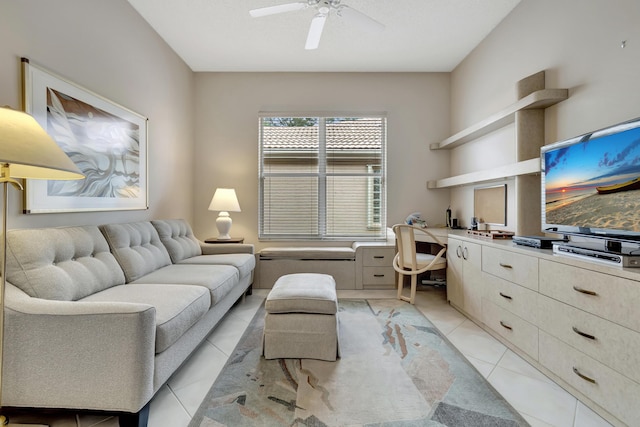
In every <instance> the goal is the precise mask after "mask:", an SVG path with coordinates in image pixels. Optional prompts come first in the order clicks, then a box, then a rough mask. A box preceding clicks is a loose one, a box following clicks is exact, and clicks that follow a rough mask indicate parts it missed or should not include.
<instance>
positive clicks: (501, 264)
mask: <svg viewBox="0 0 640 427" xmlns="http://www.w3.org/2000/svg"><path fill="white" fill-rule="evenodd" d="M500 267H502V268H513V267H512V266H510V265H509V264H505V263H503V262H501V263H500Z"/></svg>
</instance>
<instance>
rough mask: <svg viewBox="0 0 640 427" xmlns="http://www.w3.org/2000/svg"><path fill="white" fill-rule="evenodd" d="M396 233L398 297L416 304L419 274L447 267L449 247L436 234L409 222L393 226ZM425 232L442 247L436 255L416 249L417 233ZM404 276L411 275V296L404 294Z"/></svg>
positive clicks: (434, 242)
mask: <svg viewBox="0 0 640 427" xmlns="http://www.w3.org/2000/svg"><path fill="white" fill-rule="evenodd" d="M393 232H394V233H395V234H396V246H397V248H398V253H397V254H396V256H395V257H394V258H393V269H394V270H395V271H397V272H398V273H399V274H398V299H399V300H403V301H408V302H409V303H411V304H414V302H415V299H416V288H417V285H418V275H419V274H422V273H425V272H427V271H434V270H441V269H443V268H446V267H447V259H446V257H445V256H444V254H445V252H446V250H447V247H446V246H445V244H444V243H442V242H441V241H440V240H439V239H438V238H437V237H436V236H434V235H433V234H431V233H430V232H428V231H427V230H426V229H424V228H420V227H415V226H413V225H407V224H396V225H394V226H393ZM418 232H419V233H424V234H426V235H427V236H428V237H429V240H430V243H433V244H434V245H437V246H439V247H440V250H439V251H438V253H437V254H436V255H432V254H425V253H421V252H417V251H416V239H415V233H418ZM404 276H411V296H410V297H406V296H404V295H403V294H402V291H403V287H404Z"/></svg>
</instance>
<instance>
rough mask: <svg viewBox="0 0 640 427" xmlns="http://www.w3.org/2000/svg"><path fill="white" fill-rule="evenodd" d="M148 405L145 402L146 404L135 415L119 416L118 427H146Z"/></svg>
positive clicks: (149, 403) (148, 403)
mask: <svg viewBox="0 0 640 427" xmlns="http://www.w3.org/2000/svg"><path fill="white" fill-rule="evenodd" d="M150 405H151V402H147V404H146V405H144V406H143V407H142V409H140V411H138V412H136V413H135V414H129V413H126V414H120V427H147V423H148V421H149V406H150Z"/></svg>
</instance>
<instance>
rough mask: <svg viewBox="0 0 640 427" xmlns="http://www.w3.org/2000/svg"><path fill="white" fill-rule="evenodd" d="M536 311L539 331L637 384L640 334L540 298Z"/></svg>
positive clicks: (639, 377)
mask: <svg viewBox="0 0 640 427" xmlns="http://www.w3.org/2000/svg"><path fill="white" fill-rule="evenodd" d="M538 308H539V310H540V323H539V324H538V326H539V327H540V329H543V330H545V331H546V332H548V333H549V334H551V335H553V336H555V337H556V338H559V339H560V340H562V341H563V342H565V343H567V344H569V345H570V346H572V347H574V348H579V349H580V351H581V352H583V353H585V354H587V355H588V356H591V357H593V358H594V359H596V360H597V361H598V362H601V363H603V364H604V365H607V366H608V367H610V368H611V369H614V370H616V371H618V372H619V373H621V374H622V375H624V376H627V377H629V378H631V379H633V380H635V381H637V382H639V383H640V333H638V332H634V331H632V330H631V329H628V328H625V327H623V326H620V325H617V324H615V323H612V322H609V321H608V320H605V319H602V318H600V317H597V316H594V315H592V314H589V313H587V312H585V311H582V310H578V309H577V308H574V307H571V306H569V305H566V304H563V303H561V302H558V301H556V300H553V299H551V298H548V297H545V296H543V295H540V296H539V300H538ZM574 328H575V330H574ZM581 334H583V335H581ZM585 335H586V336H585Z"/></svg>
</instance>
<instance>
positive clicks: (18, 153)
mask: <svg viewBox="0 0 640 427" xmlns="http://www.w3.org/2000/svg"><path fill="white" fill-rule="evenodd" d="M0 169H1V174H0V183H2V187H3V203H2V236H0V247H1V249H2V257H1V258H0V262H1V264H0V274H2V279H1V280H0V406H2V369H3V368H4V366H3V363H2V356H3V345H4V291H5V287H6V274H5V269H6V265H7V256H6V253H7V238H6V234H7V202H8V196H7V190H8V189H9V185H8V184H11V185H12V186H13V187H15V188H17V189H19V190H22V185H21V184H20V182H18V181H16V180H15V178H25V179H55V180H70V179H82V178H84V175H83V174H82V172H80V169H78V167H77V166H76V165H75V163H73V161H72V160H71V159H70V158H69V157H67V155H66V154H65V153H64V151H63V150H62V149H61V148H60V147H59V146H58V144H56V142H55V141H54V140H53V139H52V138H51V137H50V136H49V135H48V134H47V133H46V132H45V131H44V129H42V127H40V125H39V124H38V122H36V120H35V119H34V118H33V117H31V116H30V115H28V114H26V113H23V112H21V111H15V110H12V109H10V108H0ZM5 424H6V419H5V417H4V416H3V415H0V425H5Z"/></svg>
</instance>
